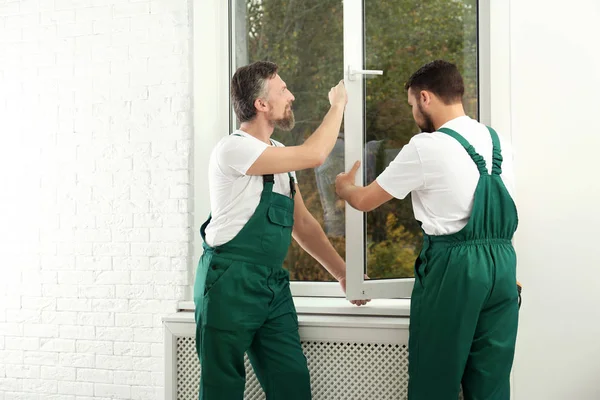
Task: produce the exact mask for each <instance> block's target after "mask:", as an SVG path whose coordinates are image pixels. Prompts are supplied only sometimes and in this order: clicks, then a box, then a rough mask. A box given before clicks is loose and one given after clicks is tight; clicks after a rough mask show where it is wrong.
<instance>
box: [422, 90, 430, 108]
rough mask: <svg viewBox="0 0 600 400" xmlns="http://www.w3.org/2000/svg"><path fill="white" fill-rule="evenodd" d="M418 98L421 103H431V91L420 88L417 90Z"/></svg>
mask: <svg viewBox="0 0 600 400" xmlns="http://www.w3.org/2000/svg"><path fill="white" fill-rule="evenodd" d="M419 100H420V101H421V104H423V105H429V103H431V93H429V92H428V91H427V90H421V91H420V92H419Z"/></svg>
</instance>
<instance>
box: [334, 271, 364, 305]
mask: <svg viewBox="0 0 600 400" xmlns="http://www.w3.org/2000/svg"><path fill="white" fill-rule="evenodd" d="M365 279H369V277H368V276H367V275H365ZM338 282H339V283H340V285H341V286H342V290H343V291H344V294H346V277H345V276H344V277H343V278H340V279H339V280H338ZM370 301H371V300H350V303H352V304H354V305H355V306H364V305H365V304H367V303H368V302H370Z"/></svg>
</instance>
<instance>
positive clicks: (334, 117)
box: [303, 104, 344, 161]
mask: <svg viewBox="0 0 600 400" xmlns="http://www.w3.org/2000/svg"><path fill="white" fill-rule="evenodd" d="M343 117H344V106H343V105H338V104H334V105H332V106H331V108H330V109H329V112H327V114H326V115H325V118H323V122H321V125H320V126H319V127H318V128H317V130H316V131H315V132H314V133H313V134H312V135H311V136H310V137H309V138H308V139H306V141H305V142H304V144H303V146H305V147H306V148H307V150H308V151H309V152H310V154H317V155H318V157H319V159H321V160H322V161H325V159H326V158H327V156H328V155H329V153H331V151H332V150H333V146H335V142H336V141H337V138H338V134H339V132H340V127H341V125H342V119H343Z"/></svg>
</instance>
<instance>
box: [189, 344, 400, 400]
mask: <svg viewBox="0 0 600 400" xmlns="http://www.w3.org/2000/svg"><path fill="white" fill-rule="evenodd" d="M302 348H303V350H304V354H306V358H307V360H308V367H309V370H310V374H311V387H312V392H313V399H314V400H368V399H377V400H388V399H390V400H392V399H393V400H398V399H406V396H407V388H408V350H407V347H406V346H405V345H396V344H370V343H339V342H302ZM199 379H200V366H199V363H198V358H197V356H196V348H195V339H194V338H191V337H180V338H177V400H197V399H198V382H199ZM245 399H246V400H264V399H265V395H264V394H263V391H262V388H261V387H260V384H259V383H258V381H257V379H256V376H255V375H254V373H253V371H252V367H251V366H250V362H249V361H248V357H246V393H245Z"/></svg>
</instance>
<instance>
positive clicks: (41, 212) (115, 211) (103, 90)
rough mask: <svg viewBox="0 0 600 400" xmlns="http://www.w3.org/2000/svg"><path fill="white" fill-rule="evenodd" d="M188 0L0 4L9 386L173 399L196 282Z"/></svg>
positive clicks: (3, 364) (72, 399)
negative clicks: (176, 346)
mask: <svg viewBox="0 0 600 400" xmlns="http://www.w3.org/2000/svg"><path fill="white" fill-rule="evenodd" d="M188 7H189V3H188V1H187V0H153V1H137V2H129V1H117V0H55V1H45V0H40V1H37V0H22V1H8V2H7V1H2V2H0V205H1V206H0V221H1V223H0V259H2V265H1V266H0V400H15V399H27V400H42V399H44V400H47V399H53V400H90V399H96V400H103V399H109V398H117V399H143V400H154V399H161V398H162V397H163V388H162V386H163V382H164V379H163V370H164V367H163V327H162V323H161V318H162V317H163V316H164V315H167V314H169V313H172V312H174V311H175V310H176V305H177V302H178V301H179V300H182V299H183V298H184V296H185V292H186V290H187V285H188V284H189V283H190V282H189V273H188V264H189V263H188V259H189V247H190V245H189V243H190V236H191V235H190V230H189V228H190V226H191V224H190V214H189V201H190V197H191V191H190V186H191V185H190V172H189V168H190V162H189V160H190V153H191V150H192V148H193V145H192V129H191V127H192V123H191V106H190V100H191V73H190V72H191V71H190V68H189V64H190V42H191V40H190V38H191V29H190V23H189V17H190V13H189V11H188Z"/></svg>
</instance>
